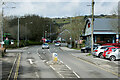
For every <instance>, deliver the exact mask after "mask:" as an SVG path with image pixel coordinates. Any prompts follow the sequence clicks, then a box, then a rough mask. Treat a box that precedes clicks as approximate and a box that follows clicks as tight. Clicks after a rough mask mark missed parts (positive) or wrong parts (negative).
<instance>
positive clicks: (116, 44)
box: [103, 43, 120, 47]
mask: <svg viewBox="0 0 120 80" xmlns="http://www.w3.org/2000/svg"><path fill="white" fill-rule="evenodd" d="M105 45H111V46H115V47H120V43H106V44H103V46H105Z"/></svg>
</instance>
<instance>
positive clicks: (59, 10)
mask: <svg viewBox="0 0 120 80" xmlns="http://www.w3.org/2000/svg"><path fill="white" fill-rule="evenodd" d="M91 1H92V0H7V1H5V2H6V4H5V6H4V15H7V16H10V15H15V16H18V15H19V16H23V15H26V14H37V15H40V16H43V17H68V16H78V15H89V14H91V6H87V5H91ZM118 1H119V0H95V14H96V15H99V14H112V13H113V12H112V11H113V10H114V9H117V5H118ZM10 7H16V8H10Z"/></svg>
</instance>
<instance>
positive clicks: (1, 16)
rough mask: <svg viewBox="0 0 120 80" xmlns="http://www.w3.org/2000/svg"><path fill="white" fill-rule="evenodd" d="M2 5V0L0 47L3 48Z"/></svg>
mask: <svg viewBox="0 0 120 80" xmlns="http://www.w3.org/2000/svg"><path fill="white" fill-rule="evenodd" d="M3 5H4V2H2V16H1V42H2V44H1V48H3Z"/></svg>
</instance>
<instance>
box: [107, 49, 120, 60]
mask: <svg viewBox="0 0 120 80" xmlns="http://www.w3.org/2000/svg"><path fill="white" fill-rule="evenodd" d="M106 58H109V59H110V60H111V61H115V60H117V59H120V49H118V48H114V49H112V52H109V51H108V52H106Z"/></svg>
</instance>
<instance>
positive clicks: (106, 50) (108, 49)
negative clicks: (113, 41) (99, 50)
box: [102, 47, 119, 58]
mask: <svg viewBox="0 0 120 80" xmlns="http://www.w3.org/2000/svg"><path fill="white" fill-rule="evenodd" d="M115 48H119V47H108V48H106V49H105V51H104V53H103V54H102V56H103V58H105V57H106V52H108V51H109V52H112V50H113V49H115Z"/></svg>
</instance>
